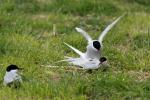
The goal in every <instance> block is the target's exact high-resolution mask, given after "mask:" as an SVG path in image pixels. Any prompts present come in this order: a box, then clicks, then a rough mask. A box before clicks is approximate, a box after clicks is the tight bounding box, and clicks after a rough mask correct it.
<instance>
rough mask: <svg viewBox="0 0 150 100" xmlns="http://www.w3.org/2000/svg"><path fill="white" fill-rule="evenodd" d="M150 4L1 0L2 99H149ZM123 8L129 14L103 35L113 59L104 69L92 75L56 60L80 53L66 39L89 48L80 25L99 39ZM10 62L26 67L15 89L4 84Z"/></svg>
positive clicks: (139, 1) (101, 0) (142, 1)
mask: <svg viewBox="0 0 150 100" xmlns="http://www.w3.org/2000/svg"><path fill="white" fill-rule="evenodd" d="M149 4H150V2H149V0H107V1H106V0H105V1H104V0H32V1H31V0H1V1H0V69H1V73H0V80H1V83H0V99H1V100H10V99H11V100H16V99H18V100H30V99H33V100H37V99H38V100H43V99H54V100H55V99H56V100H60V99H64V100H70V99H73V100H85V99H89V100H97V99H102V100H103V99H109V100H113V99H114V100H120V99H127V100H128V99H129V100H130V99H144V100H148V99H149V98H150V94H149V93H150V85H149V82H150V63H149V58H150V51H149V49H150V39H149V38H150V29H149V27H150V22H149V20H150V14H149V11H150V7H149ZM123 13H127V15H126V16H125V17H124V18H123V19H122V20H121V21H120V22H119V23H118V24H117V25H116V27H114V28H113V29H112V30H111V31H110V32H109V34H107V36H106V37H105V39H104V48H103V55H104V56H106V57H107V58H108V60H109V64H110V68H109V69H108V70H107V71H106V72H103V71H102V70H99V71H94V72H93V73H92V74H88V73H85V71H79V70H76V69H74V68H68V67H65V68H62V67H61V66H66V65H67V63H59V64H54V62H55V61H58V60H62V59H63V57H64V55H69V56H77V55H76V54H75V53H74V52H73V51H71V50H70V49H69V48H67V47H66V46H65V45H64V44H63V42H67V43H69V44H71V45H73V46H74V47H76V48H79V49H80V50H81V51H85V50H86V45H87V44H86V42H87V41H86V40H85V39H84V38H83V37H82V36H81V35H80V34H79V33H77V32H76V31H75V27H76V26H78V27H82V28H83V29H85V30H87V32H89V34H90V35H91V36H92V37H93V38H95V39H97V37H98V36H99V33H100V32H101V31H102V30H103V29H104V28H105V27H106V26H107V25H108V24H109V23H111V22H112V21H113V20H114V19H116V18H117V17H118V16H120V15H122V14H123ZM54 33H55V35H54ZM9 64H17V65H19V66H21V67H23V68H24V71H22V76H23V79H24V83H23V84H22V87H21V88H19V89H17V90H16V89H12V88H8V87H4V86H3V84H2V81H3V76H4V74H5V69H6V67H7V66H8V65H9ZM42 65H43V66H47V65H58V66H60V67H58V68H46V67H43V66H42Z"/></svg>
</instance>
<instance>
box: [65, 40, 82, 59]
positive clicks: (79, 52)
mask: <svg viewBox="0 0 150 100" xmlns="http://www.w3.org/2000/svg"><path fill="white" fill-rule="evenodd" d="M64 44H65V45H67V46H68V47H69V48H71V49H72V50H73V51H74V52H76V53H77V54H78V55H80V56H81V57H83V56H84V53H83V52H81V51H79V50H78V49H76V48H74V47H72V46H71V45H69V44H67V43H65V42H64Z"/></svg>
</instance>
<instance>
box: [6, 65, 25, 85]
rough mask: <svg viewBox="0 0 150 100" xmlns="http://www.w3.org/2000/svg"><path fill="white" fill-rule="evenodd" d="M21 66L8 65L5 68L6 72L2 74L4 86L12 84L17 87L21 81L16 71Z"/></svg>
mask: <svg viewBox="0 0 150 100" xmlns="http://www.w3.org/2000/svg"><path fill="white" fill-rule="evenodd" d="M21 69H22V68H19V67H18V66H17V65H9V66H8V67H7V68H6V73H5V76H4V82H3V84H4V86H9V87H11V86H14V87H15V88H17V87H18V86H19V85H20V83H22V78H21V76H20V75H19V73H18V70H21Z"/></svg>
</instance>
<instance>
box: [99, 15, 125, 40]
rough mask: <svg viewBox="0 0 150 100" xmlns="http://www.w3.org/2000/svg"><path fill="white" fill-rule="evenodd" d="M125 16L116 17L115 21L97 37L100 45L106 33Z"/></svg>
mask: <svg viewBox="0 0 150 100" xmlns="http://www.w3.org/2000/svg"><path fill="white" fill-rule="evenodd" d="M124 15H125V14H123V15H122V16H120V17H118V18H117V19H116V20H115V21H113V22H112V23H111V24H109V25H108V26H107V27H106V28H105V30H104V31H103V32H102V33H101V35H100V36H99V38H98V40H99V42H100V43H102V41H103V38H104V36H105V35H106V34H107V33H108V31H109V30H110V29H111V28H112V27H113V26H115V25H116V23H117V22H118V21H119V20H120V19H121V18H122V17H124Z"/></svg>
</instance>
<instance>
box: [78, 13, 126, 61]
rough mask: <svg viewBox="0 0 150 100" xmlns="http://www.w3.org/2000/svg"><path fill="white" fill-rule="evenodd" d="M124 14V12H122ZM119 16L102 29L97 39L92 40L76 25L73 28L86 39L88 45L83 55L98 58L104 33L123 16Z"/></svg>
mask: <svg viewBox="0 0 150 100" xmlns="http://www.w3.org/2000/svg"><path fill="white" fill-rule="evenodd" d="M124 15H125V14H124ZM124 15H122V16H120V17H119V18H117V19H116V20H115V21H113V22H112V23H111V24H110V25H108V26H107V27H106V28H105V29H104V31H103V32H102V33H101V35H100V36H99V37H98V40H93V39H92V38H91V37H90V36H89V35H88V33H87V32H85V31H84V30H83V29H81V28H78V27H76V28H75V29H76V30H77V32H79V33H81V34H82V35H83V36H84V37H85V39H86V40H87V41H88V45H87V50H86V52H85V55H84V56H85V57H86V58H96V59H100V53H99V52H100V50H101V48H102V47H103V44H102V42H103V38H104V37H105V35H106V34H107V33H108V32H109V30H110V29H111V28H113V27H114V26H115V25H116V24H117V22H118V21H119V20H120V19H121V18H122V17H123V16H124Z"/></svg>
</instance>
